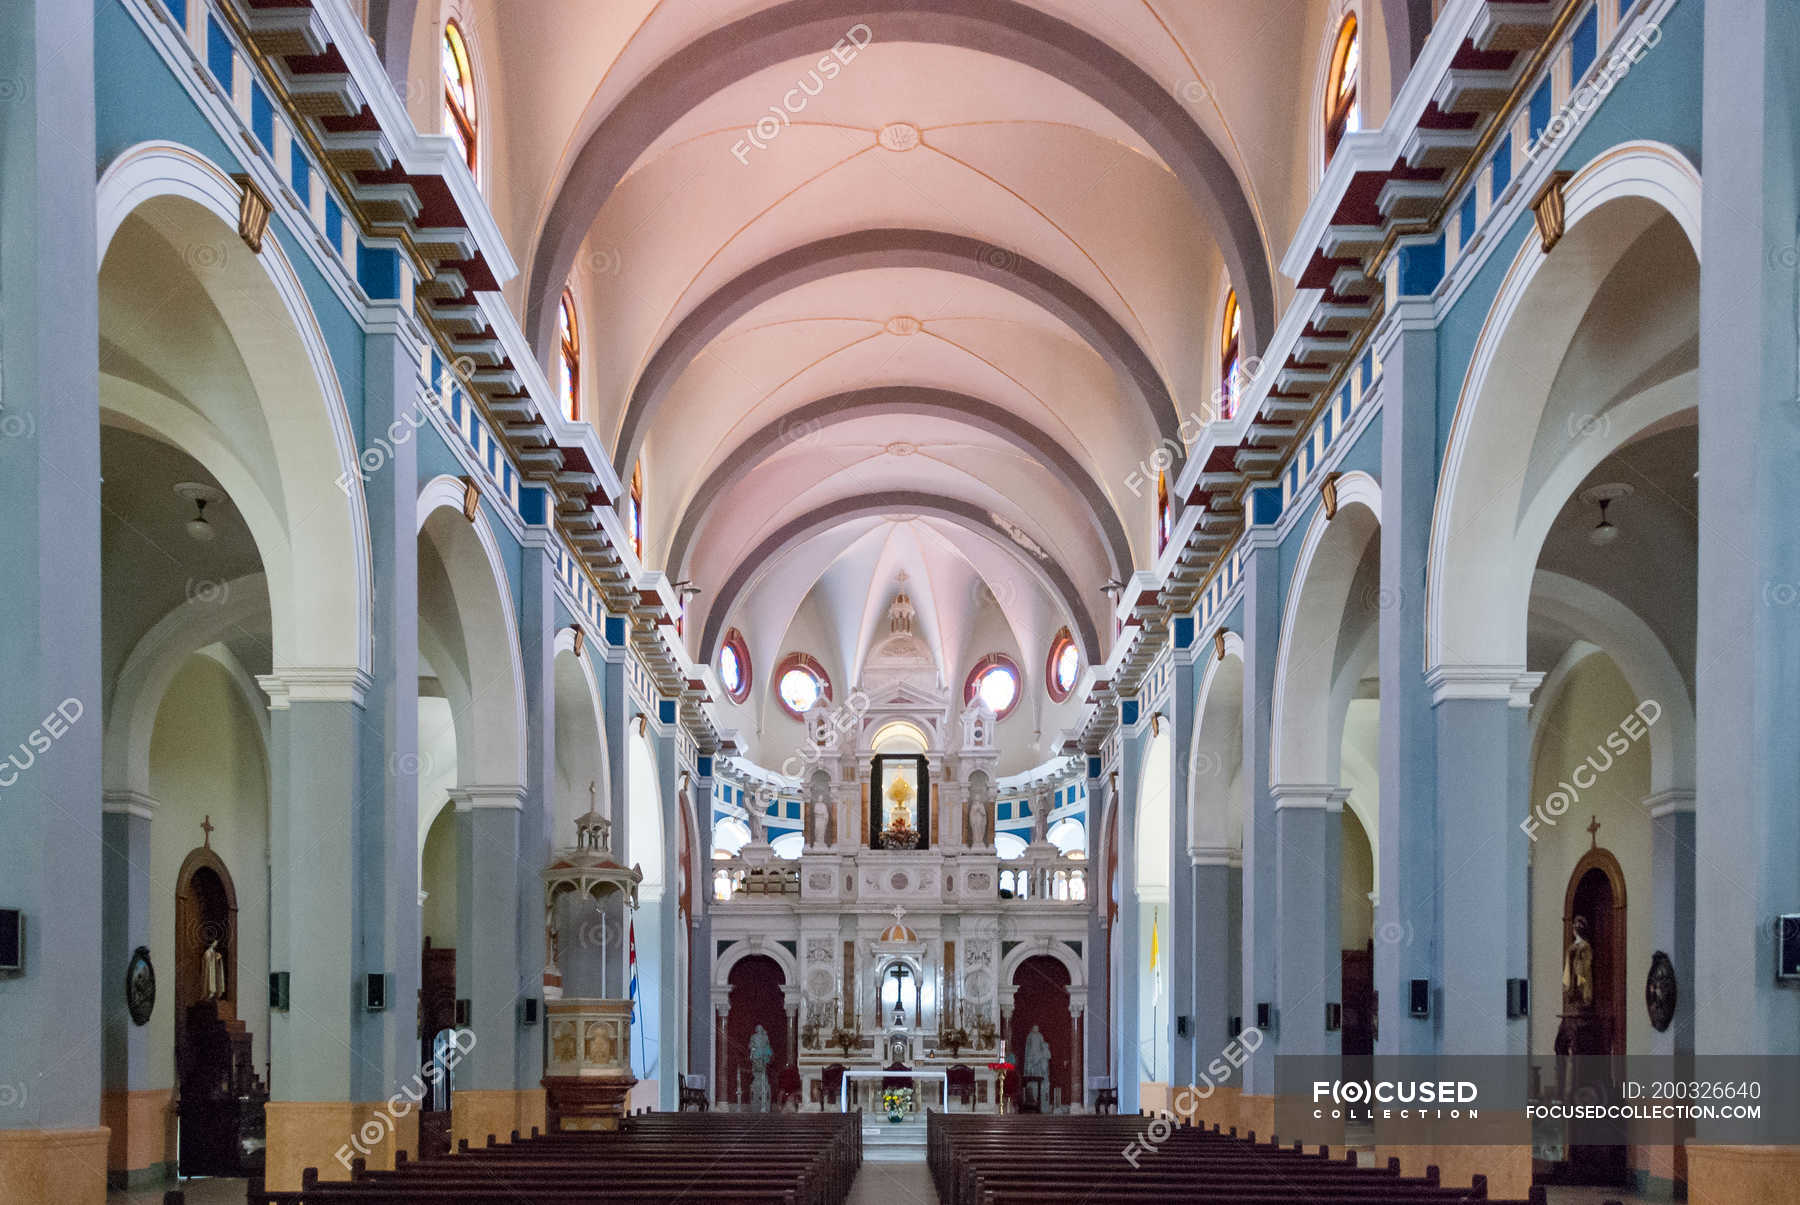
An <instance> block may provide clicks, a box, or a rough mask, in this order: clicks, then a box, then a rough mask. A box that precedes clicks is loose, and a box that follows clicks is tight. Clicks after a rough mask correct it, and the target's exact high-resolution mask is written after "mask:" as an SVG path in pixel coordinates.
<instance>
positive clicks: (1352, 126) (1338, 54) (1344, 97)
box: [1325, 13, 1362, 162]
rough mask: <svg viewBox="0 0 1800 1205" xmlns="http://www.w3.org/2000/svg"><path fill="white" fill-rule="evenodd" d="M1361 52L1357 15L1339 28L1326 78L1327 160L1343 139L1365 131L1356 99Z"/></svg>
mask: <svg viewBox="0 0 1800 1205" xmlns="http://www.w3.org/2000/svg"><path fill="white" fill-rule="evenodd" d="M1361 67H1362V51H1361V47H1360V45H1359V44H1358V39H1357V28H1356V14H1355V13H1351V14H1350V15H1349V16H1346V17H1345V18H1344V23H1343V24H1342V25H1340V26H1339V27H1338V36H1337V45H1336V46H1335V47H1334V48H1333V49H1332V52H1331V72H1330V74H1328V75H1327V76H1326V77H1325V159H1326V161H1327V162H1329V161H1330V160H1331V157H1332V156H1333V155H1335V154H1337V149H1338V144H1339V143H1341V142H1342V141H1343V140H1344V135H1346V134H1354V133H1356V131H1358V130H1360V129H1362V104H1361V101H1360V100H1359V99H1358V96H1357V84H1358V79H1359V77H1360V75H1361V70H1360V69H1361Z"/></svg>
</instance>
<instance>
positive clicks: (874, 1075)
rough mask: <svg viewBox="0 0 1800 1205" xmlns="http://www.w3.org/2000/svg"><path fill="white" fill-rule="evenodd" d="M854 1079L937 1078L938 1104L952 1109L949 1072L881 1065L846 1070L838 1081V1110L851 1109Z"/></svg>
mask: <svg viewBox="0 0 1800 1205" xmlns="http://www.w3.org/2000/svg"><path fill="white" fill-rule="evenodd" d="M853 1079H875V1080H886V1079H910V1080H936V1081H937V1083H938V1104H939V1105H940V1106H942V1108H943V1110H944V1112H946V1113H948V1112H949V1111H950V1078H949V1075H948V1073H947V1072H944V1071H941V1070H938V1071H884V1070H882V1069H881V1068H879V1067H852V1068H850V1069H849V1070H847V1071H845V1072H844V1078H843V1079H841V1080H840V1081H838V1112H840V1113H848V1112H849V1111H850V1081H851V1080H853ZM913 1096H914V1099H913V1104H914V1106H915V1107H916V1106H917V1105H918V1103H919V1101H918V1094H917V1093H914V1094H913Z"/></svg>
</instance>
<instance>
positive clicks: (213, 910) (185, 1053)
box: [174, 820, 268, 1176]
mask: <svg viewBox="0 0 1800 1205" xmlns="http://www.w3.org/2000/svg"><path fill="white" fill-rule="evenodd" d="M208 827H209V828H210V820H209V821H208ZM206 836H207V840H206V843H205V844H203V845H201V846H200V847H199V848H197V849H195V850H193V851H191V852H190V853H189V854H188V856H187V857H186V858H185V859H184V860H183V862H182V864H181V871H180V873H179V874H178V876H177V878H176V888H175V1018H174V1019H175V1076H176V1084H177V1090H178V1092H179V1103H178V1110H179V1114H180V1119H181V1120H180V1127H179V1132H178V1146H177V1159H178V1168H179V1171H180V1174H181V1175H183V1176H237V1175H242V1174H244V1173H245V1171H246V1162H245V1152H246V1151H247V1150H248V1149H250V1148H253V1147H255V1146H256V1145H258V1144H259V1141H260V1139H261V1136H262V1133H261V1109H262V1105H263V1103H264V1102H266V1101H267V1099H268V1088H267V1087H266V1085H264V1083H263V1082H262V1079H261V1077H259V1076H258V1075H257V1073H256V1064H255V1057H254V1053H253V1048H252V1041H253V1040H252V1037H251V1034H250V1030H249V1028H248V1026H247V1025H246V1024H245V1023H244V1021H243V1020H241V1019H240V1018H239V1016H238V992H237V972H238V948H237V947H238V943H237V916H238V900H237V886H236V884H235V883H234V882H233V880H232V877H231V872H230V870H228V869H227V868H226V866H225V862H224V860H223V859H222V858H220V857H219V855H218V854H217V853H216V852H214V850H213V849H212V844H211V838H212V834H211V833H210V832H208V833H207V835H206Z"/></svg>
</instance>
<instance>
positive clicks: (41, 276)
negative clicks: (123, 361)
mask: <svg viewBox="0 0 1800 1205" xmlns="http://www.w3.org/2000/svg"><path fill="white" fill-rule="evenodd" d="M6 27H7V28H6V36H5V37H4V38H0V78H4V79H6V80H8V81H9V82H10V85H11V88H12V94H11V95H10V96H9V97H8V100H7V103H6V104H5V105H0V241H3V242H4V246H5V248H6V251H5V255H4V256H0V308H3V312H4V314H5V321H4V322H3V323H0V356H3V358H4V363H5V365H6V379H5V392H4V395H3V396H0V407H4V408H3V409H0V507H3V510H4V514H5V519H4V521H3V522H0V559H3V560H4V563H5V564H6V566H7V571H6V572H5V573H4V574H0V615H5V616H6V622H5V623H0V671H3V672H4V675H5V681H6V688H5V689H4V690H0V742H4V747H5V749H6V751H7V753H8V754H9V755H10V756H11V757H16V758H18V759H19V761H20V762H23V763H24V765H25V768H24V769H20V768H19V767H18V766H17V765H15V764H12V763H10V762H9V761H7V760H0V815H3V816H5V818H6V833H7V838H6V840H5V841H4V842H0V882H3V883H5V884H6V885H7V886H6V895H7V898H6V899H5V901H4V902H5V904H6V905H7V906H10V907H17V908H19V909H21V911H22V915H23V922H24V926H25V969H24V971H23V972H22V973H20V974H18V975H14V976H10V977H8V979H7V980H6V981H5V987H4V990H3V991H0V1033H4V1034H5V1035H7V1040H6V1041H5V1042H3V1043H0V1197H6V1198H8V1199H9V1200H21V1201H27V1202H36V1201H52V1200H54V1201H59V1202H60V1201H83V1202H96V1203H97V1202H99V1201H101V1200H102V1198H103V1197H104V1195H105V1189H106V1131H105V1130H104V1129H103V1128H101V1127H100V1086H101V1082H102V1080H101V1051H102V1043H101V1042H100V1041H97V1040H96V1038H97V1037H98V1035H100V1034H101V1033H102V1032H103V1020H102V1016H103V1012H105V1011H107V1010H111V1009H116V1008H121V1007H122V1005H121V1004H120V1003H119V991H118V988H117V986H116V985H117V984H118V983H120V982H122V981H123V978H124V974H125V965H124V964H123V963H114V962H112V961H110V960H109V961H107V962H105V963H104V964H103V963H102V961H101V958H100V954H101V951H102V946H101V931H100V916H101V898H102V892H101V863H102V855H101V850H102V832H101V821H100V820H99V819H98V815H99V809H100V757H101V730H102V725H101V681H100V586H101V583H100V490H99V485H98V483H99V480H100V421H99V415H98V411H97V403H96V398H97V397H98V392H99V385H98V377H97V372H98V368H97V366H98V349H99V335H98V329H97V328H98V312H99V302H98V296H97V291H98V276H97V273H96V270H95V266H96V264H97V247H96V240H95V219H94V171H95V166H94V165H95V162H96V154H95V142H94V6H93V5H87V4H65V3H60V2H57V0H21V2H20V3H16V4H12V5H9V6H8V8H7V22H6ZM120 588H121V589H124V588H128V584H127V583H120ZM69 700H73V701H74V702H73V704H70V703H68V701H69ZM59 708H62V710H61V711H59V710H58V709H59ZM71 716H73V717H74V718H69V717H71ZM33 739H37V740H40V741H49V742H50V743H49V745H48V746H47V747H46V748H37V747H34V746H33V745H32V744H31V741H32V740H33ZM21 744H23V745H24V746H25V748H24V750H21V749H20V748H19V746H20V745H21ZM102 1001H104V1002H105V1003H104V1005H103V1004H102Z"/></svg>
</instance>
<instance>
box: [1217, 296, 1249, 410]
mask: <svg viewBox="0 0 1800 1205" xmlns="http://www.w3.org/2000/svg"><path fill="white" fill-rule="evenodd" d="M1243 327H1244V317H1243V315H1242V314H1240V313H1239V312H1238V299H1237V290H1236V289H1230V290H1227V291H1226V293H1225V315H1224V318H1223V320H1222V321H1221V322H1220V323H1219V417H1220V418H1223V419H1229V418H1231V417H1233V416H1234V415H1235V414H1237V403H1238V365H1239V361H1240V360H1242V359H1243V355H1242V353H1243Z"/></svg>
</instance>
